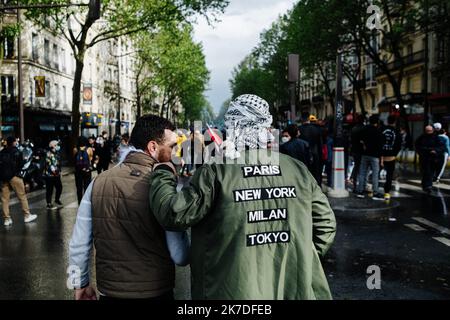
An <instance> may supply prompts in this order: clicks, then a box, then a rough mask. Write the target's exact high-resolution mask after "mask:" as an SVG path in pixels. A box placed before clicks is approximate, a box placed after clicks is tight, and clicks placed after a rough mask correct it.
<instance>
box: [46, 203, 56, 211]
mask: <svg viewBox="0 0 450 320" xmlns="http://www.w3.org/2000/svg"><path fill="white" fill-rule="evenodd" d="M56 209H58V207H56V206H54V205H53V204H51V203H49V204H47V210H56Z"/></svg>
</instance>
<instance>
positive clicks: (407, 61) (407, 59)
mask: <svg viewBox="0 0 450 320" xmlns="http://www.w3.org/2000/svg"><path fill="white" fill-rule="evenodd" d="M422 62H425V50H422V51H417V52H414V53H412V54H409V55H407V56H404V57H403V58H402V59H396V60H395V61H393V62H390V63H388V64H387V68H388V70H389V71H395V70H397V69H399V68H401V67H402V65H403V67H407V66H410V65H413V64H417V63H422ZM383 73H384V71H383V70H382V69H380V68H379V67H378V66H377V68H376V74H377V76H379V75H382V74H383Z"/></svg>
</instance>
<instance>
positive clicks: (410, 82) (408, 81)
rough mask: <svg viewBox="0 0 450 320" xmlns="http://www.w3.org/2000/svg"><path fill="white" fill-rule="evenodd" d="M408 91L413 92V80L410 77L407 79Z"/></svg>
mask: <svg viewBox="0 0 450 320" xmlns="http://www.w3.org/2000/svg"><path fill="white" fill-rule="evenodd" d="M406 91H407V92H412V79H411V78H410V77H408V78H406Z"/></svg>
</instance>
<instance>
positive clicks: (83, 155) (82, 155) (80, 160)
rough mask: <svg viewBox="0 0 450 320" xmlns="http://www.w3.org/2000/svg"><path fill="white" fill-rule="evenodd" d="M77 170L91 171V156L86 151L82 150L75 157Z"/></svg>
mask: <svg viewBox="0 0 450 320" xmlns="http://www.w3.org/2000/svg"><path fill="white" fill-rule="evenodd" d="M75 157H76V158H75V168H76V169H77V170H79V171H90V168H91V162H90V161H89V154H88V153H87V151H86V150H80V151H78V152H77V155H76V156H75Z"/></svg>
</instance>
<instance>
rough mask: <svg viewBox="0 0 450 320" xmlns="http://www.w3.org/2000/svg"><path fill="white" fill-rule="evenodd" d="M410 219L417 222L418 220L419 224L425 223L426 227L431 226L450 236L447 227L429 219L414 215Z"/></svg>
mask: <svg viewBox="0 0 450 320" xmlns="http://www.w3.org/2000/svg"><path fill="white" fill-rule="evenodd" d="M412 219H413V220H415V221H417V222H419V223H421V224H423V225H425V226H427V227H430V228H433V229H435V230H438V231H439V232H441V233H443V234H446V235H449V236H450V230H449V229H448V228H445V227H442V226H440V225H438V224H436V223H434V222H431V221H429V220H427V219H425V218H420V217H414V218H412Z"/></svg>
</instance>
